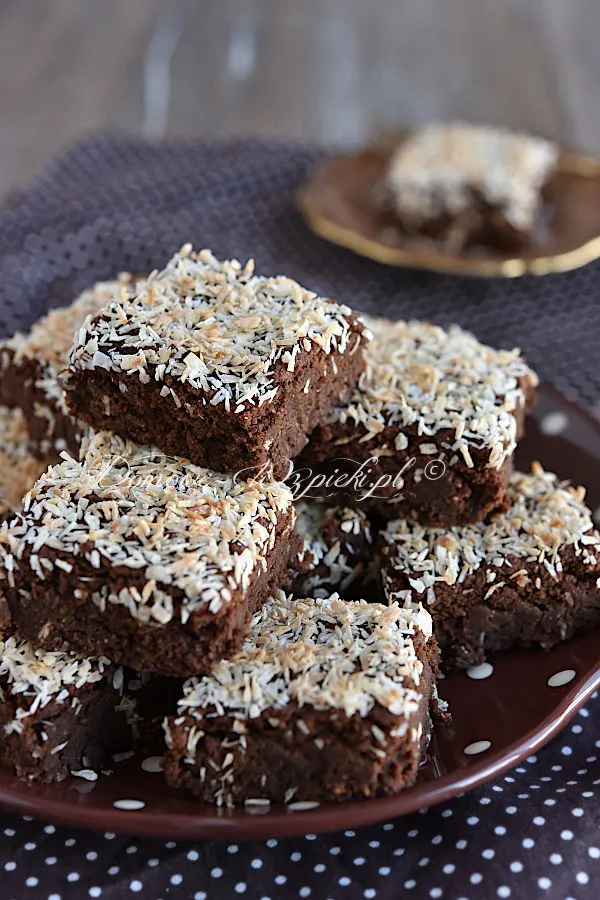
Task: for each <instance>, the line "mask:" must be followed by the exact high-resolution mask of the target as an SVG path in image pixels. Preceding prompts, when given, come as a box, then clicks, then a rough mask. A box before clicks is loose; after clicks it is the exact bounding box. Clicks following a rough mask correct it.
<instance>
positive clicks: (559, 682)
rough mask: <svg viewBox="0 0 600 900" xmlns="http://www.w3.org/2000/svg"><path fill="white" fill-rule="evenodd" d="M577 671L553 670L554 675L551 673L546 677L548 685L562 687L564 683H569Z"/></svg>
mask: <svg viewBox="0 0 600 900" xmlns="http://www.w3.org/2000/svg"><path fill="white" fill-rule="evenodd" d="M576 675H577V672H576V671H575V669H562V671H560V672H555V673H554V675H551V676H550V678H549V679H548V686H549V687H563V685H565V684H569V683H570V682H571V681H573V679H574V678H575V676H576Z"/></svg>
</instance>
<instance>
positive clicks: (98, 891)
mask: <svg viewBox="0 0 600 900" xmlns="http://www.w3.org/2000/svg"><path fill="white" fill-rule="evenodd" d="M88 894H89V896H90V897H101V896H102V888H101V887H98V886H97V885H94V886H93V887H91V888H90V889H89V891H88Z"/></svg>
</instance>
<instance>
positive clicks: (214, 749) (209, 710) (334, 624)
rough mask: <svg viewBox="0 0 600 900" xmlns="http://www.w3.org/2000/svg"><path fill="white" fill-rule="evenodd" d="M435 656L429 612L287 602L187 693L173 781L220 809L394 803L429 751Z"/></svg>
mask: <svg viewBox="0 0 600 900" xmlns="http://www.w3.org/2000/svg"><path fill="white" fill-rule="evenodd" d="M437 657H438V649H437V645H436V644H435V640H434V639H433V638H432V637H431V618H430V616H429V614H428V613H427V612H426V611H425V610H423V609H421V610H419V611H418V612H414V611H412V610H403V609H401V608H400V607H399V606H398V605H397V604H393V605H391V606H389V607H386V606H383V605H381V604H378V603H367V602H366V601H364V600H360V601H354V602H347V601H344V600H341V599H340V598H339V597H338V596H337V595H333V596H332V597H329V598H321V599H304V600H290V599H286V598H285V596H283V595H281V594H280V595H278V596H276V597H275V598H274V599H273V600H271V601H269V602H268V603H267V604H265V606H263V607H262V609H261V610H260V611H259V612H257V614H256V615H255V616H254V618H253V620H252V624H251V629H250V632H249V635H248V637H247V639H246V641H245V643H244V646H243V648H242V649H241V650H240V651H239V653H238V654H236V655H235V656H234V657H233V658H231V659H229V660H223V661H222V662H221V663H219V665H218V666H217V668H216V669H215V670H214V672H213V673H211V674H210V675H206V676H204V677H203V678H192V679H190V680H189V681H188V682H187V684H186V685H185V689H184V694H183V697H182V699H181V701H180V703H179V707H178V711H177V715H176V716H174V717H171V718H169V719H167V722H166V724H165V730H166V738H167V747H168V750H167V753H166V756H165V776H166V779H167V781H168V783H169V784H170V785H172V786H174V787H182V788H185V789H187V790H188V791H190V792H191V793H193V794H194V795H195V796H197V797H199V798H201V799H202V800H204V801H206V802H213V803H216V804H217V805H219V806H223V805H225V806H233V805H235V804H237V803H246V804H250V805H251V804H253V803H255V804H260V805H263V804H267V805H268V803H269V802H276V803H284V802H285V803H291V804H293V803H294V802H302V801H304V802H306V801H312V802H320V801H327V800H349V799H353V798H359V797H375V796H378V795H382V794H393V793H395V792H396V791H399V790H401V789H402V788H404V787H406V786H407V785H409V784H412V783H413V782H414V780H415V778H416V775H417V767H418V765H419V760H420V757H421V753H422V751H423V749H424V748H425V747H426V745H427V741H428V737H429V732H430V717H429V713H430V709H431V707H432V706H433V705H434V704H435V698H436V687H435V678H434V676H435V673H436V671H437Z"/></svg>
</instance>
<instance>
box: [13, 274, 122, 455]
mask: <svg viewBox="0 0 600 900" xmlns="http://www.w3.org/2000/svg"><path fill="white" fill-rule="evenodd" d="M131 283H132V277H131V275H128V274H126V273H124V274H122V275H120V276H119V278H118V279H117V280H115V281H103V282H99V283H98V284H95V285H94V286H93V287H92V288H90V289H89V290H87V291H84V292H83V294H81V296H80V297H78V298H77V299H76V300H75V301H74V302H73V303H71V304H70V305H69V306H65V307H61V308H60V309H53V310H51V312H49V313H48V314H47V315H45V316H43V317H42V318H41V319H39V320H38V321H37V322H36V323H35V324H34V325H33V327H32V328H31V330H30V331H29V332H28V333H26V334H24V333H21V332H19V333H17V334H15V335H13V337H11V338H9V339H8V340H6V341H4V342H2V343H1V344H0V367H1V377H0V403H3V404H5V405H6V406H9V407H18V408H20V409H21V410H22V411H23V414H24V416H25V420H26V422H27V427H28V429H29V435H30V438H31V441H32V445H33V450H34V452H35V453H36V454H37V455H39V456H40V457H41V458H44V457H45V456H46V455H47V454H48V453H49V452H51V451H52V450H57V451H61V450H64V449H68V450H70V451H71V452H72V453H77V452H78V449H79V443H80V441H81V428H80V426H78V424H77V423H76V422H74V421H73V420H72V419H71V417H70V416H69V414H68V412H67V408H66V406H65V402H64V396H63V390H62V386H61V383H60V378H59V376H60V373H61V372H62V371H63V369H65V368H66V366H67V363H68V358H69V350H70V349H71V345H72V344H73V338H74V336H75V332H76V331H78V329H79V328H80V327H81V325H82V324H83V322H84V321H85V319H86V317H87V316H89V315H92V314H94V313H96V312H98V310H99V309H101V308H102V307H103V306H104V304H105V303H106V302H107V301H108V300H109V299H110V298H111V297H115V296H119V295H120V294H121V292H122V291H123V289H127V288H128V287H129V286H130V285H131Z"/></svg>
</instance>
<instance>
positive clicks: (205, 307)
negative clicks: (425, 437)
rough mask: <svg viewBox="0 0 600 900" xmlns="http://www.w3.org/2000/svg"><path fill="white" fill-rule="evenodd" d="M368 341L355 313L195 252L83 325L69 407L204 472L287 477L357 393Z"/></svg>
mask: <svg viewBox="0 0 600 900" xmlns="http://www.w3.org/2000/svg"><path fill="white" fill-rule="evenodd" d="M363 342H364V336H363V329H362V326H361V324H360V321H359V320H358V319H357V318H356V317H355V316H354V315H353V314H352V312H351V310H350V309H349V308H348V307H346V306H341V305H340V304H338V303H334V302H333V301H331V300H326V299H323V298H321V297H318V296H317V295H316V294H313V293H311V292H310V291H307V290H305V289H304V288H302V287H300V285H299V284H297V283H296V282H295V281H292V280H291V279H290V278H284V277H277V278H266V277H260V276H256V275H254V274H253V262H252V261H250V262H249V263H248V264H247V265H246V266H245V267H243V268H242V266H241V265H240V263H238V262H237V261H236V260H229V261H226V262H220V261H219V260H217V259H215V257H214V256H213V255H212V253H210V251H208V250H203V251H201V252H200V253H194V252H193V251H192V248H191V247H190V246H189V245H187V246H185V247H183V248H182V250H181V251H180V253H178V254H176V255H175V256H174V257H173V259H172V260H171V261H170V262H169V263H168V264H167V266H166V268H164V269H163V270H162V271H160V272H154V273H153V274H152V275H150V277H149V278H148V279H147V280H145V281H141V282H139V283H138V285H137V290H136V291H135V292H134V293H133V295H132V296H130V297H128V298H127V299H125V300H123V299H121V300H114V301H112V302H110V303H108V304H107V306H106V307H105V308H104V309H103V310H102V312H101V313H99V314H98V315H96V316H94V317H93V318H92V319H89V320H88V321H87V322H86V324H85V326H84V327H83V328H82V329H81V330H80V332H79V334H78V336H77V340H76V341H75V344H74V347H73V349H72V352H71V356H70V364H69V369H68V374H67V377H66V380H65V386H66V389H67V404H68V406H69V408H70V410H71V412H72V414H73V415H75V416H76V417H81V418H82V419H85V420H86V421H87V422H89V423H90V424H91V425H92V426H93V427H94V428H97V429H108V430H110V431H114V432H116V433H117V434H120V435H122V436H124V437H129V438H131V439H133V440H136V441H138V442H139V443H148V444H155V445H156V446H157V447H160V448H161V449H162V450H164V451H165V452H167V453H171V454H174V455H179V456H183V457H186V458H188V459H189V460H191V462H193V463H195V464H197V465H202V466H208V467H210V468H211V469H214V470H216V471H220V472H233V471H240V470H243V469H254V470H257V469H261V468H263V467H264V468H265V472H270V471H271V470H272V474H273V476H274V477H275V478H283V477H285V475H286V474H287V471H288V461H289V460H290V459H291V458H292V457H293V456H295V455H296V454H297V453H298V452H299V451H300V450H301V449H302V447H303V446H304V445H305V443H306V440H307V435H308V433H309V432H310V430H311V429H312V428H313V427H314V425H316V424H318V423H319V422H323V421H325V418H326V416H327V414H328V413H329V411H330V410H331V408H332V407H333V406H334V405H335V404H336V403H337V402H338V401H339V397H340V396H341V395H342V394H343V393H345V392H347V389H349V388H351V387H354V385H355V384H356V381H357V379H358V376H359V374H360V372H361V371H362V368H363V366H364V359H363V353H362V345H363ZM150 410H151V414H149V411H150Z"/></svg>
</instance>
